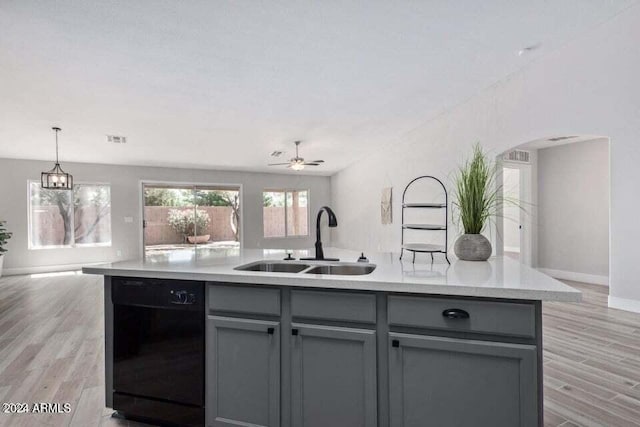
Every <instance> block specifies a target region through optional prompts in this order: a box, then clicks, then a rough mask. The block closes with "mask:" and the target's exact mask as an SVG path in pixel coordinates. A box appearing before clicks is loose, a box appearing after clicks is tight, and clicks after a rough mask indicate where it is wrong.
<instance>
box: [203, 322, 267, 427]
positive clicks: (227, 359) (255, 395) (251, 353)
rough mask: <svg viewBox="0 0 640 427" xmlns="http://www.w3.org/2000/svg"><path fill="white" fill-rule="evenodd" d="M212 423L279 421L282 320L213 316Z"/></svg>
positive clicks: (219, 426)
mask: <svg viewBox="0 0 640 427" xmlns="http://www.w3.org/2000/svg"><path fill="white" fill-rule="evenodd" d="M206 401H207V405H206V406H207V425H208V426H209V427H222V426H238V425H243V426H249V425H251V426H269V427H278V426H279V425H280V329H279V322H271V321H265V320H252V319H237V318H230V317H220V316H208V320H207V397H206Z"/></svg>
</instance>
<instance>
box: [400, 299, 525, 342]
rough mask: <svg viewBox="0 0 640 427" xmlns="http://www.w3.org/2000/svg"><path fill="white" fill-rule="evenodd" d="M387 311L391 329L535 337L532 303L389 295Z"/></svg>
mask: <svg viewBox="0 0 640 427" xmlns="http://www.w3.org/2000/svg"><path fill="white" fill-rule="evenodd" d="M388 310H389V324H390V325H392V326H410V327H418V328H429V329H445V330H454V331H462V332H477V333H483V334H498V335H512V336H522V337H535V334H536V329H535V307H534V305H533V304H521V303H504V302H493V301H475V300H464V299H455V298H419V297H407V296H399V295H390V296H389V300H388ZM467 314H468V317H466V315H467ZM447 315H450V316H451V317H448V316H447Z"/></svg>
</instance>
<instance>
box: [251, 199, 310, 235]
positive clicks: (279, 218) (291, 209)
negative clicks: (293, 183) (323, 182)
mask: <svg viewBox="0 0 640 427" xmlns="http://www.w3.org/2000/svg"><path fill="white" fill-rule="evenodd" d="M308 200H309V191H307V190H269V191H265V192H264V193H263V195H262V201H263V203H262V205H263V208H262V212H263V223H264V237H293V236H308V235H309V207H308Z"/></svg>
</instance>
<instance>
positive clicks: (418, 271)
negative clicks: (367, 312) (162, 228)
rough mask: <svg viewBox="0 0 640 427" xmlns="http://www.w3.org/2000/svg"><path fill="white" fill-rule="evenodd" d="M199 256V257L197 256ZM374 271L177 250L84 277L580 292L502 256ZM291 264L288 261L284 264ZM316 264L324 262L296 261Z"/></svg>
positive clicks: (488, 293)
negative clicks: (277, 267) (278, 265)
mask: <svg viewBox="0 0 640 427" xmlns="http://www.w3.org/2000/svg"><path fill="white" fill-rule="evenodd" d="M200 252H204V254H200ZM288 252H291V253H292V255H293V257H295V258H301V257H308V256H313V251H312V250H294V251H288ZM324 252H325V257H327V258H328V257H334V258H340V261H341V262H355V261H356V260H357V259H358V256H359V255H360V253H359V252H355V251H349V250H344V249H335V248H325V251H324ZM366 256H367V257H368V258H369V262H370V263H371V264H375V265H376V269H375V270H374V271H373V272H372V273H370V274H366V275H361V276H342V275H321V274H308V273H266V272H255V271H240V270H235V269H234V268H235V267H237V266H239V265H244V264H247V263H251V262H255V261H260V260H282V259H283V258H284V257H285V251H284V250H274V249H265V250H259V249H248V250H233V249H232V250H221V251H215V250H214V251H206V252H205V251H199V252H198V254H196V253H195V252H194V251H176V252H171V253H169V254H164V255H162V254H160V255H154V256H147V259H146V260H133V261H121V262H115V263H108V264H99V265H92V266H87V267H84V268H83V269H82V271H83V272H84V273H88V274H100V275H105V276H129V277H148V278H160V279H184V280H204V281H213V282H225V283H245V284H262V285H280V286H296V287H307V288H329V289H354V290H366V291H383V292H396V293H415V294H438V295H456V296H470V297H485V298H505V299H522V300H540V301H565V302H579V301H580V300H581V293H580V292H579V291H577V290H575V289H573V288H571V287H569V286H567V285H565V284H564V283H561V282H559V281H557V280H555V279H553V278H551V277H549V276H547V275H545V274H543V273H541V272H539V271H537V270H535V269H532V268H530V267H527V266H525V265H522V264H520V263H518V262H517V261H515V260H512V259H510V258H505V257H495V258H490V259H489V261H487V262H471V261H459V260H452V263H451V265H448V264H447V263H446V261H444V260H442V261H440V260H439V259H438V258H441V257H439V256H436V261H435V262H434V263H433V264H431V262H430V258H429V261H427V260H426V259H427V258H428V255H425V254H421V255H420V254H419V255H418V256H417V258H421V260H416V263H415V264H412V263H411V255H409V256H406V257H405V260H403V261H400V260H399V259H398V256H397V254H391V253H371V254H366ZM288 262H291V261H288ZM295 262H304V263H305V264H309V265H312V264H317V263H323V264H326V263H328V262H325V261H321V262H318V261H295Z"/></svg>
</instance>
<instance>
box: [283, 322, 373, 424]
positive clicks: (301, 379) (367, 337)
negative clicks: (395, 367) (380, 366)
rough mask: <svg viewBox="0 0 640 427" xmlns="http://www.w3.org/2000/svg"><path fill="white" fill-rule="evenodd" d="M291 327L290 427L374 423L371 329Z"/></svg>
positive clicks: (295, 325)
mask: <svg viewBox="0 0 640 427" xmlns="http://www.w3.org/2000/svg"><path fill="white" fill-rule="evenodd" d="M292 328H293V329H292V334H296V333H297V335H292V336H291V339H292V341H291V346H292V347H291V351H292V355H291V368H292V372H291V395H292V396H291V407H292V414H291V415H292V424H293V427H303V426H304V427H327V426H331V427H375V426H376V425H377V409H376V407H377V392H376V337H375V331H372V330H365V329H351V328H340V327H333V326H319V325H307V324H304V325H303V324H296V323H294V324H293V325H292Z"/></svg>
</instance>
